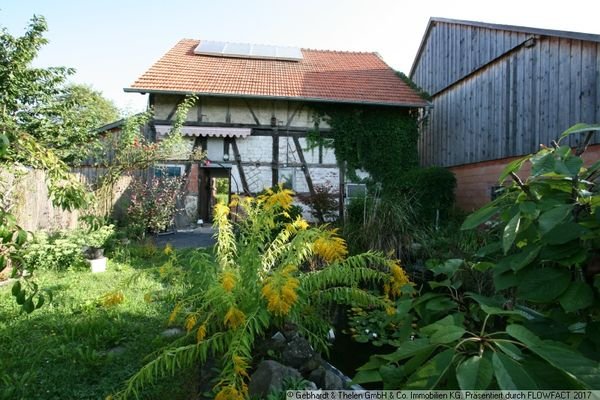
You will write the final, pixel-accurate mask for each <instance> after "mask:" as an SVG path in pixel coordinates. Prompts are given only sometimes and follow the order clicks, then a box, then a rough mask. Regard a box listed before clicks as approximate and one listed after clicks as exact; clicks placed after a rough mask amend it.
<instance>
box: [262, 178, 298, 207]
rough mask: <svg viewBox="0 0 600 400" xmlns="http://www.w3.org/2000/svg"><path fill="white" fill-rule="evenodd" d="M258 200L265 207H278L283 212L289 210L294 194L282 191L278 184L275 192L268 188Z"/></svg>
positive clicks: (289, 191) (280, 185)
mask: <svg viewBox="0 0 600 400" xmlns="http://www.w3.org/2000/svg"><path fill="white" fill-rule="evenodd" d="M258 200H259V201H261V202H262V203H264V205H265V207H267V208H273V207H275V206H280V207H281V208H283V209H284V210H289V209H290V207H291V206H292V203H293V202H294V192H293V191H291V190H289V189H284V188H283V185H282V184H281V183H280V184H279V185H277V191H274V190H273V189H271V188H269V189H267V190H266V192H265V194H263V195H260V196H259V197H258Z"/></svg>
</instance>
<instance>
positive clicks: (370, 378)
mask: <svg viewBox="0 0 600 400" xmlns="http://www.w3.org/2000/svg"><path fill="white" fill-rule="evenodd" d="M372 382H381V374H380V373H379V371H377V370H365V371H358V372H357V373H356V375H355V376H354V378H352V383H353V384H356V385H360V384H363V383H372Z"/></svg>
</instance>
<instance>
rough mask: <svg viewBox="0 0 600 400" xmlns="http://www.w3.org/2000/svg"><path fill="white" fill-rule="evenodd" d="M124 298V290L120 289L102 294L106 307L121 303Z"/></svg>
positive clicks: (103, 303)
mask: <svg viewBox="0 0 600 400" xmlns="http://www.w3.org/2000/svg"><path fill="white" fill-rule="evenodd" d="M124 300H125V296H123V292H121V291H120V290H119V291H115V292H111V293H107V294H105V295H104V296H102V300H101V302H102V305H103V306H104V307H112V306H116V305H118V304H121V303H122V302H123V301H124Z"/></svg>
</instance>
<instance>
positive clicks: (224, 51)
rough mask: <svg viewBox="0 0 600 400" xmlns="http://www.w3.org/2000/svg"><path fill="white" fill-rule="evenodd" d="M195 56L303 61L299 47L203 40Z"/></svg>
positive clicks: (195, 51) (196, 49) (197, 47)
mask: <svg viewBox="0 0 600 400" xmlns="http://www.w3.org/2000/svg"><path fill="white" fill-rule="evenodd" d="M194 53H195V54H200V55H208V56H219V57H235V58H263V59H271V60H287V61H300V60H302V58H303V56H302V51H301V50H300V49H299V48H297V47H284V46H270V45H265V44H250V43H228V42H214V41H210V40H203V41H201V42H200V44H199V45H198V46H196V48H195V49H194Z"/></svg>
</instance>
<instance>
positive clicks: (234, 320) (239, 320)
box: [223, 306, 246, 329]
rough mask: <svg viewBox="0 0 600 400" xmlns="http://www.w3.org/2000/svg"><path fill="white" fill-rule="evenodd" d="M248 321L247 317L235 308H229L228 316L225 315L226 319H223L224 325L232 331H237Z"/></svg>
mask: <svg viewBox="0 0 600 400" xmlns="http://www.w3.org/2000/svg"><path fill="white" fill-rule="evenodd" d="M245 321H246V315H244V313H243V312H242V311H241V310H239V309H237V308H236V307H235V306H231V307H229V310H228V311H227V314H225V318H224V319H223V324H224V325H225V326H226V327H228V328H231V329H236V328H237V327H239V326H241V325H242V324H243V323H244V322H245Z"/></svg>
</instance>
